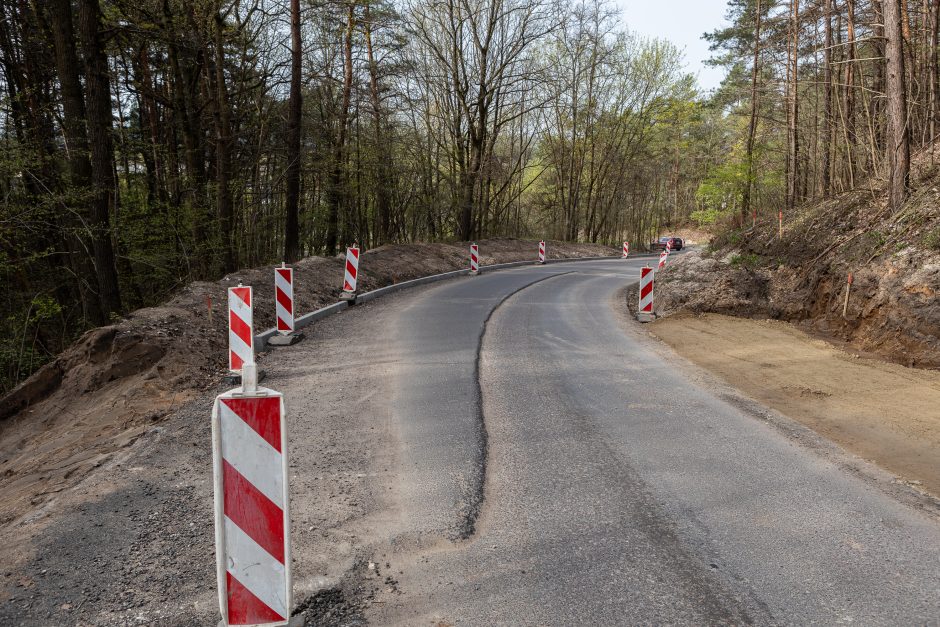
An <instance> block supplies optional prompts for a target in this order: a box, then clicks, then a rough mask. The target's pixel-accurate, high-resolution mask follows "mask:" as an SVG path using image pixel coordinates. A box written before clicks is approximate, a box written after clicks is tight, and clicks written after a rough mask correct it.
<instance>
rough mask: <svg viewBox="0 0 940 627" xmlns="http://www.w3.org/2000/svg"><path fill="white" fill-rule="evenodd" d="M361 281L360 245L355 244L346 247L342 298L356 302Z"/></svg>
mask: <svg viewBox="0 0 940 627" xmlns="http://www.w3.org/2000/svg"><path fill="white" fill-rule="evenodd" d="M358 281H359V246H358V245H356V244H353V245H352V246H350V247H349V248H347V249H346V273H345V275H344V276H343V293H342V294H341V295H340V299H341V300H346V301H349V304H350V305H354V304H355V303H356V284H357V282H358Z"/></svg>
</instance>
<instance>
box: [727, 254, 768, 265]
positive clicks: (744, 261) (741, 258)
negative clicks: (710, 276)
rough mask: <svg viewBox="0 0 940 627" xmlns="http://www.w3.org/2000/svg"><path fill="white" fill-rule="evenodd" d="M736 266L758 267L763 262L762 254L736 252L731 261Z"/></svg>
mask: <svg viewBox="0 0 940 627" xmlns="http://www.w3.org/2000/svg"><path fill="white" fill-rule="evenodd" d="M729 263H730V264H731V266H732V267H734V268H749V269H751V268H756V267H757V266H759V265H760V263H761V258H760V255H755V254H754V253H736V254H734V255H732V256H731V260H730V261H729Z"/></svg>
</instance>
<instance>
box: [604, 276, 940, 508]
mask: <svg viewBox="0 0 940 627" xmlns="http://www.w3.org/2000/svg"><path fill="white" fill-rule="evenodd" d="M628 292H629V288H624V289H623V290H620V291H619V292H618V293H617V294H616V295H615V296H614V298H613V299H612V302H611V307H613V308H614V310H615V311H616V312H617V314H618V319H619V321H620V323H621V326H622V327H623V329H624V331H625V332H626V333H628V334H630V335H631V336H632V337H635V338H636V339H638V340H641V341H643V342H645V343H646V344H647V345H649V346H651V347H652V348H653V349H654V350H656V351H657V352H659V353H661V354H665V355H666V360H667V361H668V362H669V363H671V364H673V365H674V366H675V367H676V368H678V369H680V370H682V372H683V373H684V375H685V376H686V377H688V378H689V380H690V381H692V382H693V383H695V384H696V385H698V386H699V387H701V388H703V389H706V390H709V392H710V393H711V394H713V395H714V396H717V397H719V398H721V399H722V400H724V401H726V402H728V403H730V404H732V405H734V406H735V407H737V408H738V409H740V410H741V411H742V412H744V413H745V414H747V415H749V416H751V417H753V418H756V419H758V420H760V421H762V422H765V423H767V424H769V425H771V426H773V427H774V428H776V429H777V430H778V431H779V432H780V433H781V434H783V435H785V436H786V437H787V438H788V439H790V440H791V441H793V442H794V443H796V444H798V445H800V446H802V447H804V448H807V449H809V450H811V451H813V452H814V453H815V454H817V455H819V456H821V457H823V458H824V459H826V460H827V461H829V462H831V463H834V464H836V465H838V466H839V467H840V468H841V469H843V470H844V471H846V472H848V473H850V474H852V475H854V476H856V477H858V478H860V479H862V480H863V481H865V482H866V483H867V484H869V485H871V486H874V487H876V488H877V489H878V490H880V491H882V492H884V493H886V494H887V495H889V496H891V497H892V498H894V499H896V500H898V501H901V502H903V503H905V504H907V505H909V506H911V507H913V508H914V509H917V510H919V511H921V512H923V513H925V514H927V515H928V516H930V517H931V518H934V519H935V520H940V498H938V497H937V495H938V494H940V461H938V459H937V457H936V454H935V452H936V450H937V446H938V442H940V419H938V418H937V417H936V412H935V411H933V413H930V410H928V411H926V412H920V411H918V410H917V408H920V407H926V408H929V407H930V406H932V407H936V406H937V405H936V402H937V401H940V373H935V372H932V371H925V370H918V369H911V368H905V367H902V366H898V365H895V364H890V363H885V362H882V361H880V360H875V359H864V358H859V357H856V356H853V355H851V354H848V353H845V352H844V351H842V350H841V349H839V348H837V347H835V346H832V345H831V344H828V343H826V342H824V341H822V340H819V339H816V338H812V337H810V336H808V335H806V334H805V333H803V332H801V331H799V330H798V329H796V328H795V327H793V326H792V325H789V324H787V323H782V322H776V321H756V320H749V319H741V318H734V317H730V316H721V315H717V314H706V315H690V314H681V315H676V316H671V317H669V318H665V319H661V320H659V321H657V322H655V323H653V324H650V325H641V324H640V323H638V322H636V321H635V320H634V319H633V318H632V317H631V316H630V313H629V311H628V309H627V307H626V305H625V304H624V299H625V298H626V297H627V294H628ZM901 383H903V386H902V385H901ZM931 403H933V404H932V405H931ZM909 406H910V407H909ZM915 456H916V458H915ZM915 473H916V474H915Z"/></svg>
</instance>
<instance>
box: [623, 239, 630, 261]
mask: <svg viewBox="0 0 940 627" xmlns="http://www.w3.org/2000/svg"><path fill="white" fill-rule="evenodd" d="M629 256H630V242H624V243H623V258H624V259H626V258H627V257H629Z"/></svg>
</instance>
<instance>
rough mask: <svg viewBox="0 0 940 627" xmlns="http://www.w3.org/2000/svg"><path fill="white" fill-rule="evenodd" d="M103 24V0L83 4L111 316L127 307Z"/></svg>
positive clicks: (98, 246)
mask: <svg viewBox="0 0 940 627" xmlns="http://www.w3.org/2000/svg"><path fill="white" fill-rule="evenodd" d="M100 22H101V7H100V6H99V5H98V0H79V36H80V38H81V42H82V49H83V51H84V53H85V98H86V104H85V109H86V112H87V116H88V141H89V147H90V151H91V176H92V180H93V181H94V182H95V185H94V188H93V194H92V201H91V222H92V229H93V232H92V249H93V250H94V256H95V273H96V275H97V277H98V293H99V296H100V299H101V310H102V313H103V314H104V316H105V318H110V317H111V315H112V314H115V315H119V314H120V313H121V309H122V307H121V291H120V288H119V286H118V275H117V268H116V266H115V263H114V246H113V243H112V241H111V212H112V210H113V209H114V204H115V199H116V196H115V195H116V194H117V181H116V180H115V176H114V148H113V145H112V143H111V129H112V114H111V82H110V76H109V74H108V58H107V56H106V55H105V51H104V42H103V41H102V40H101V30H100V27H101V24H100Z"/></svg>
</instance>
